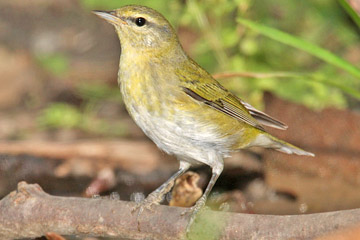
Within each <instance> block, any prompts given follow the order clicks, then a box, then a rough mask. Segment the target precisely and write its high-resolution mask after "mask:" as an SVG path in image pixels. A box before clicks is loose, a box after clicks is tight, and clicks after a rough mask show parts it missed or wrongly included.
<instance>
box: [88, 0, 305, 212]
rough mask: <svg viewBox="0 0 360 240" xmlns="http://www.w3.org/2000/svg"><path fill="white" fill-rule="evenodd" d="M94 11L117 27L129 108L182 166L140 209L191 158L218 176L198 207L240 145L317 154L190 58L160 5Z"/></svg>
mask: <svg viewBox="0 0 360 240" xmlns="http://www.w3.org/2000/svg"><path fill="white" fill-rule="evenodd" d="M95 13H96V14H97V15H99V16H100V17H102V18H104V19H106V20H107V21H108V22H110V23H111V24H113V25H114V26H115V29H116V32H117V33H118V36H119V39H120V43H121V56H120V64H119V73H118V81H119V84H120V89H121V93H122V95H123V100H124V103H125V105H126V108H127V109H128V112H129V114H130V115H131V116H132V117H133V119H134V121H135V122H136V123H137V124H138V125H139V127H140V128H141V129H142V130H143V131H144V132H145V134H146V135H147V136H149V138H151V139H152V140H153V141H154V142H155V143H156V145H157V146H158V147H159V148H161V149H162V150H164V151H165V152H167V153H169V154H173V155H175V156H177V158H178V159H179V161H180V169H179V171H178V172H177V173H176V174H174V176H173V177H172V178H170V179H169V180H168V181H167V182H166V183H165V184H163V185H162V186H161V187H160V188H158V189H157V190H155V191H154V192H153V193H152V194H150V195H149V197H148V198H147V199H146V200H145V202H144V203H143V205H142V207H141V211H142V209H143V206H149V205H151V204H154V203H159V202H160V201H161V198H162V196H163V195H164V194H165V193H166V192H167V191H168V190H169V188H170V187H171V186H172V184H173V181H174V180H175V178H176V177H178V176H180V175H181V174H183V173H184V172H185V171H186V170H187V169H188V168H189V167H190V166H191V165H194V164H206V165H209V166H210V167H211V168H212V171H213V175H212V178H211V180H210V182H209V185H208V187H207V188H206V190H205V193H204V195H203V196H202V197H201V198H200V200H199V201H198V202H197V204H196V206H195V207H194V212H197V211H198V210H199V209H200V207H201V206H203V205H204V203H205V200H206V197H207V195H208V194H209V192H210V190H211V188H212V186H213V185H214V184H215V181H216V179H217V177H218V176H219V175H220V173H221V171H222V169H223V158H224V157H226V156H228V155H229V154H230V153H231V152H232V151H235V150H239V149H242V148H246V147H251V146H262V147H267V148H273V149H276V150H279V151H282V152H286V153H295V154H299V155H310V156H311V155H312V154H311V153H308V152H306V151H304V150H301V149H300V148H297V147H295V146H293V145H291V144H288V143H286V142H284V141H281V140H279V139H277V138H275V137H273V136H271V135H270V134H268V133H266V132H265V130H264V128H263V127H262V125H261V124H263V125H267V126H271V127H276V128H280V129H285V128H286V125H284V124H282V123H281V122H279V121H277V120H275V119H273V118H271V117H270V116H268V115H266V114H265V113H262V112H260V111H258V110H256V109H255V108H253V107H252V106H251V105H249V104H248V103H246V102H244V101H242V100H241V99H239V98H238V97H236V96H235V95H233V94H232V93H231V92H229V91H228V90H226V89H225V88H224V87H223V86H221V85H220V83H219V82H217V81H216V80H215V79H214V78H213V77H212V76H211V75H210V74H209V73H208V72H206V71H205V70H204V69H202V68H201V67H200V66H199V65H198V64H196V63H195V62H194V61H193V60H192V59H190V58H189V57H188V56H187V54H186V53H185V52H184V51H183V49H182V47H181V45H180V43H179V41H178V38H177V35H176V33H175V31H174V29H173V28H172V27H171V25H170V24H169V23H168V21H167V20H166V19H165V18H164V17H163V16H162V15H161V14H159V13H158V12H156V11H155V10H153V9H150V8H147V7H143V6H135V5H132V6H125V7H122V8H119V9H117V10H114V11H111V12H103V11H97V12H95ZM141 211H140V212H141Z"/></svg>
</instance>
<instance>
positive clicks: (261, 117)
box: [239, 99, 288, 130]
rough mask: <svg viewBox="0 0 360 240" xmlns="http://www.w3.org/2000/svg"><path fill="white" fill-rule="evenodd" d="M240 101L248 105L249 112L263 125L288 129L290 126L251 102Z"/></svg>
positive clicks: (245, 105)
mask: <svg viewBox="0 0 360 240" xmlns="http://www.w3.org/2000/svg"><path fill="white" fill-rule="evenodd" d="M239 101H240V102H241V103H242V104H243V105H244V107H246V109H247V110H249V113H250V114H251V116H253V117H254V118H255V119H256V120H257V121H258V122H259V123H261V124H262V125H265V126H268V127H273V128H277V129H281V130H286V129H287V128H288V126H287V125H286V124H285V123H282V122H280V121H279V120H277V119H275V118H273V117H271V116H269V115H267V114H266V113H264V112H262V111H260V110H257V109H256V108H254V107H253V106H251V105H250V104H249V103H247V102H245V101H243V100H241V99H239Z"/></svg>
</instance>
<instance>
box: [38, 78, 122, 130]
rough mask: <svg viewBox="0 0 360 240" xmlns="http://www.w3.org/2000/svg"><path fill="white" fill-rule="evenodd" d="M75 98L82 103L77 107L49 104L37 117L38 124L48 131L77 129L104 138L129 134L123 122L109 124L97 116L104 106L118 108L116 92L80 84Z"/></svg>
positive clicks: (95, 85)
mask: <svg viewBox="0 0 360 240" xmlns="http://www.w3.org/2000/svg"><path fill="white" fill-rule="evenodd" d="M75 94H77V95H78V96H79V97H80V98H81V99H83V100H84V101H83V104H82V105H81V106H80V107H77V106H75V105H72V104H69V103H65V102H57V103H52V104H50V105H49V106H47V107H46V108H45V109H44V110H43V112H42V113H41V114H40V116H39V118H38V123H39V124H40V125H41V126H42V127H45V128H50V129H78V130H81V131H84V132H87V133H91V134H96V135H104V136H116V137H119V136H125V135H127V134H128V131H127V128H126V126H125V124H123V122H122V121H115V122H113V121H109V120H108V119H106V118H104V117H101V116H99V114H98V112H99V111H100V110H99V109H101V106H103V105H105V104H109V103H113V104H115V105H116V106H117V107H119V108H120V104H121V102H122V100H121V94H120V93H119V89H117V88H116V89H115V88H112V87H109V86H106V85H104V84H94V83H92V84H89V83H81V84H79V85H77V86H76V88H75Z"/></svg>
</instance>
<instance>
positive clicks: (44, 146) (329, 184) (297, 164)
mask: <svg viewBox="0 0 360 240" xmlns="http://www.w3.org/2000/svg"><path fill="white" fill-rule="evenodd" d="M126 4H142V5H146V6H150V7H152V8H154V9H156V10H158V11H159V12H161V13H162V14H163V15H164V16H165V17H166V18H167V19H168V20H169V21H170V22H171V24H172V25H173V26H174V28H175V29H176V30H177V32H178V34H179V38H180V41H181V43H182V44H183V47H184V49H185V50H186V52H187V53H188V54H189V55H190V56H191V57H192V58H194V59H195V60H196V61H197V62H198V63H199V64H200V65H201V66H202V67H204V68H205V69H206V70H208V71H209V72H210V73H211V74H214V76H216V77H217V78H218V80H219V81H220V82H221V83H222V84H223V85H225V86H226V87H227V88H229V89H231V91H233V92H234V93H236V94H237V95H238V96H239V97H241V98H242V99H243V100H245V101H247V102H249V103H250V104H252V105H253V106H255V107H257V108H259V109H261V110H264V111H266V112H267V113H268V114H270V115H272V116H274V117H275V118H277V119H280V120H281V121H283V122H285V123H286V124H288V125H289V129H288V130H287V131H273V130H271V129H269V131H270V132H271V133H273V134H274V135H276V136H279V137H281V138H283V139H284V140H287V141H289V142H291V143H293V144H295V145H298V146H300V147H302V148H304V149H306V150H307V151H311V152H314V153H315V154H316V157H315V158H308V157H298V156H287V155H285V154H281V153H277V152H274V151H271V150H264V149H250V150H246V151H241V152H240V153H235V154H234V156H233V157H231V158H229V159H227V160H226V162H225V165H226V166H225V170H224V173H223V174H222V175H221V177H220V178H219V180H218V182H217V184H216V186H215V189H214V191H213V194H212V197H211V198H210V200H209V201H210V203H211V205H212V206H213V208H214V209H219V208H220V209H222V210H229V211H236V212H247V213H264V214H301V213H311V212H325V211H332V210H340V209H349V208H355V207H360V191H359V188H360V115H359V110H360V101H359V99H360V68H359V67H360V41H359V40H360V18H359V15H358V14H359V12H360V3H359V1H357V0H349V1H346V0H339V1H323V0H312V1H296V0H267V1H260V0H253V1H250V0H232V1H225V0H207V1H200V0H198V1H197V0H187V1H186V0H176V1H165V0H157V1H145V0H142V1H127V0H62V1H56V0H33V1H23V0H12V1H4V0H2V1H0V76H1V77H0V139H1V141H0V198H1V197H4V196H5V195H6V194H8V193H9V192H10V191H13V190H14V189H15V188H16V184H17V182H18V181H21V180H26V181H27V182H30V183H33V182H36V183H39V184H40V185H41V186H42V187H43V188H44V190H45V191H46V192H48V193H51V194H56V195H64V196H86V197H91V196H94V195H95V196H97V195H102V196H107V195H109V194H111V196H112V197H115V198H120V199H122V200H130V199H131V200H138V199H141V198H143V196H144V195H146V194H148V193H149V192H151V191H152V190H154V189H156V188H157V187H158V186H159V185H161V183H162V182H164V181H165V180H166V179H167V178H168V177H169V176H170V175H171V174H172V173H173V172H174V171H176V169H177V167H178V163H177V161H176V160H174V159H173V158H172V157H170V156H167V155H166V154H165V153H162V152H160V151H158V150H157V149H156V147H155V146H154V144H153V143H152V142H151V141H150V140H148V139H147V138H146V137H145V136H144V134H143V133H142V132H141V130H139V129H138V127H137V126H136V125H135V124H134V123H133V121H132V120H131V119H130V117H129V116H128V114H127V112H126V110H125V108H124V105H123V103H122V99H121V95H120V92H119V89H118V86H117V70H118V61H119V55H120V44H119V41H118V39H117V36H116V34H115V32H114V29H113V27H112V26H111V25H110V24H107V23H106V22H105V21H103V20H101V19H99V18H97V17H96V16H95V15H93V14H92V13H91V10H94V9H96V10H111V9H114V8H119V7H121V6H123V5H126ZM192 170H194V171H195V172H197V173H198V174H199V176H200V180H199V185H200V187H204V186H206V184H207V181H208V179H209V176H210V170H209V169H208V168H207V167H199V168H196V169H192ZM169 199H170V197H169ZM169 199H167V200H169ZM165 202H166V201H165Z"/></svg>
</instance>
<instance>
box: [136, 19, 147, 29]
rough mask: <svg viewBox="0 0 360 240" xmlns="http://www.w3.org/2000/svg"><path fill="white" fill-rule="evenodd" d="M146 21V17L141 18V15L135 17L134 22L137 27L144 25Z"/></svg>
mask: <svg viewBox="0 0 360 240" xmlns="http://www.w3.org/2000/svg"><path fill="white" fill-rule="evenodd" d="M145 23H146V19H145V18H142V17H138V18H136V19H135V24H136V25H137V26H139V27H142V26H144V25H145Z"/></svg>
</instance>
